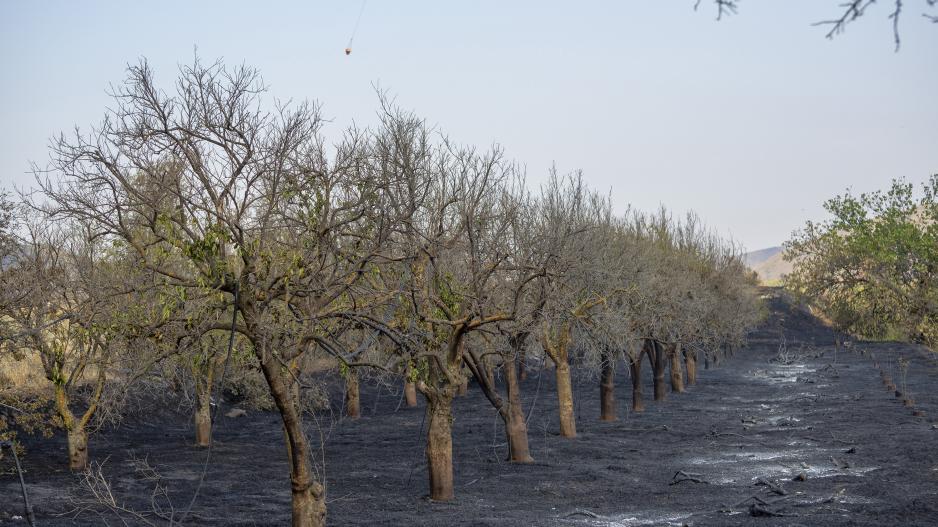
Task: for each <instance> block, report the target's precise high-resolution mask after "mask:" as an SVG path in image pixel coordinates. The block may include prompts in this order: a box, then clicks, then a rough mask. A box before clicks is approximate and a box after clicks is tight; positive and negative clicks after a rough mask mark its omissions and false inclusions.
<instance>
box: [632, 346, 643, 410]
mask: <svg viewBox="0 0 938 527" xmlns="http://www.w3.org/2000/svg"><path fill="white" fill-rule="evenodd" d="M644 353H645V352H644V351H642V352H639V354H638V357H634V358H632V357H629V374H630V375H631V376H632V411H633V412H644V411H645V402H644V401H643V400H642V354H644Z"/></svg>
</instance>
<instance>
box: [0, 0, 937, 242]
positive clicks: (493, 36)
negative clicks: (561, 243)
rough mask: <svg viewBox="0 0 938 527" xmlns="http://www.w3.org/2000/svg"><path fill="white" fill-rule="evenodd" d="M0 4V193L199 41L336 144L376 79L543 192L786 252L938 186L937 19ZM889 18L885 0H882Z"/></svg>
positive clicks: (684, 3) (633, 2)
mask: <svg viewBox="0 0 938 527" xmlns="http://www.w3.org/2000/svg"><path fill="white" fill-rule="evenodd" d="M711 3H712V2H710V1H709V0H704V1H703V4H704V5H702V6H701V10H700V11H699V12H694V10H693V4H694V0H667V1H664V0H630V1H626V0H623V1H619V2H611V1H610V2H572V1H565V2H544V1H536V2H535V1H530V2H511V3H510V4H509V2H505V1H463V2H441V1H394V2H391V1H379V0H371V1H369V2H367V4H366V6H365V10H364V15H363V17H362V19H361V24H360V27H359V29H358V33H357V35H356V37H355V43H354V51H353V53H352V55H351V56H349V57H346V56H345V54H344V53H343V48H345V45H346V43H347V41H348V39H349V37H350V34H351V32H352V28H353V26H354V25H355V20H356V17H357V15H358V13H359V9H360V8H361V5H362V4H361V2H360V1H359V0H349V1H343V2H339V1H332V2H317V1H305V2H290V3H286V2H284V3H280V2H263V3H261V2H250V3H248V2H231V1H226V2H188V1H186V2H176V1H162V2H145V3H144V2H123V1H122V2H93V1H87V2H72V1H68V2H65V1H63V2H26V1H17V0H6V1H2V2H0V65H2V69H0V186H2V187H6V188H9V187H11V186H12V185H14V184H16V185H18V186H28V185H30V184H31V182H32V176H30V175H29V174H28V173H27V172H28V168H29V162H30V161H38V162H40V163H44V161H45V159H46V158H47V154H46V145H47V141H48V138H49V137H50V136H51V135H53V134H55V133H57V132H59V131H62V130H69V129H71V128H72V127H73V126H75V125H76V124H77V125H80V126H82V127H87V126H89V125H91V124H93V123H95V122H97V121H98V120H100V118H101V117H102V115H103V111H104V108H105V107H106V106H107V105H108V104H109V99H108V96H107V95H106V93H105V92H106V89H107V87H108V85H109V84H110V83H116V82H120V81H121V80H122V79H123V77H124V68H125V66H126V64H127V63H128V62H136V61H137V60H138V59H139V58H140V57H147V58H148V59H149V60H150V62H151V64H152V65H153V67H154V68H155V69H156V71H157V75H158V78H160V79H162V80H163V81H164V86H166V87H167V88H170V86H169V85H168V83H169V82H171V81H172V79H173V77H174V76H175V74H176V71H177V70H176V68H177V65H178V64H180V63H185V62H188V61H191V59H192V56H193V49H194V47H195V46H198V50H199V54H200V55H201V56H202V57H203V58H205V59H214V58H218V57H224V59H225V60H226V61H228V62H230V63H241V62H244V63H247V64H249V65H253V66H256V67H258V68H260V70H261V71H262V73H263V75H264V78H265V80H266V82H267V83H268V84H269V85H270V87H271V94H272V95H273V96H276V97H278V98H280V99H294V100H297V99H316V100H318V101H319V102H321V103H322V105H323V107H324V113H325V115H326V116H327V117H329V118H331V119H332V120H333V121H334V123H333V124H332V125H330V129H331V130H333V131H336V132H337V131H339V130H340V129H341V127H342V126H344V125H347V124H349V123H350V122H351V121H353V120H354V121H356V122H357V123H360V124H369V123H372V122H373V121H374V114H375V109H376V106H377V105H376V97H375V93H374V88H373V85H374V84H376V83H377V84H380V86H381V87H382V88H384V89H387V90H388V91H390V93H392V94H394V95H396V96H397V101H398V103H399V104H400V105H401V106H403V107H405V108H407V109H411V110H414V111H415V112H416V113H418V114H419V115H421V116H423V117H425V118H426V119H427V120H428V121H429V122H430V123H432V124H435V125H437V126H438V127H439V128H440V129H441V130H443V131H445V132H446V133H447V134H448V135H450V136H451V137H452V138H453V139H454V140H456V141H458V142H463V143H473V144H477V145H479V146H487V145H489V144H491V143H500V144H501V145H503V146H504V148H505V149H506V151H507V153H508V155H509V156H510V157H512V158H514V159H516V160H517V161H519V162H520V163H522V164H524V165H525V166H526V167H527V174H528V180H529V182H530V184H531V185H538V184H539V183H540V182H541V181H543V180H544V178H545V175H546V173H547V170H548V168H549V167H550V166H551V164H553V163H556V165H557V166H558V168H559V169H560V170H561V171H570V170H573V169H582V170H583V171H584V174H585V178H586V179H587V181H589V182H590V184H591V185H592V186H594V187H595V188H598V189H602V190H604V191H605V190H609V191H610V192H611V194H612V196H613V199H614V201H615V203H616V205H617V206H618V207H620V208H622V209H624V208H625V207H626V206H628V204H632V205H633V206H636V207H638V208H641V209H653V208H656V207H658V205H659V204H665V205H666V206H667V207H669V208H671V209H673V210H675V211H676V212H683V211H686V210H691V209H692V210H695V211H697V212H698V213H699V214H700V215H701V216H702V217H703V218H704V219H705V220H706V222H707V223H708V224H710V225H711V226H712V227H714V228H716V229H717V230H718V231H719V232H721V233H722V234H724V235H732V236H733V237H734V238H735V239H736V240H738V241H739V242H741V243H743V244H744V245H745V246H747V247H748V248H750V249H758V248H762V247H766V246H770V245H776V244H778V243H780V242H781V241H783V240H784V239H786V238H787V237H788V235H789V234H790V232H791V231H792V230H793V229H794V228H797V227H798V226H800V225H801V224H802V223H803V222H804V220H805V219H808V218H815V219H816V218H820V217H822V216H823V212H822V209H821V206H820V205H821V202H822V201H823V200H824V199H826V198H828V197H831V196H833V195H835V194H838V193H841V192H843V190H844V189H846V188H847V187H852V188H853V189H855V190H857V191H864V190H873V189H877V188H883V187H885V186H886V185H888V184H889V181H890V179H892V178H896V177H905V178H907V179H908V180H910V181H916V182H919V181H923V180H924V179H925V178H926V177H928V175H929V174H931V173H938V24H931V23H929V22H928V21H927V20H926V19H925V18H923V17H921V16H920V13H921V10H922V8H921V6H920V5H919V4H921V5H924V0H922V1H914V0H912V1H907V2H906V9H905V16H904V19H903V23H902V27H901V30H902V38H903V45H902V49H901V51H900V52H899V53H895V52H894V50H893V43H892V27H891V22H890V21H889V20H888V19H887V15H888V14H889V9H888V8H889V6H888V5H880V6H874V7H873V8H871V9H870V11H869V13H868V15H867V16H866V17H865V18H864V19H861V20H860V21H858V22H857V23H855V24H854V25H852V26H850V27H849V28H848V29H847V32H846V33H845V34H843V35H840V36H839V37H837V38H836V39H835V40H833V41H828V40H826V39H825V38H824V33H825V32H826V30H825V29H823V28H818V27H811V23H812V22H815V21H817V20H820V19H824V18H830V17H831V16H833V15H835V14H837V11H838V7H837V5H838V4H839V3H840V0H785V1H774V2H769V1H765V0H763V1H755V0H743V1H742V2H741V10H740V12H739V14H738V15H736V16H733V17H730V18H729V19H724V20H723V21H721V22H715V21H714V15H715V13H714V12H713V10H712V8H711V6H710V4H711ZM886 4H888V2H887V3H886Z"/></svg>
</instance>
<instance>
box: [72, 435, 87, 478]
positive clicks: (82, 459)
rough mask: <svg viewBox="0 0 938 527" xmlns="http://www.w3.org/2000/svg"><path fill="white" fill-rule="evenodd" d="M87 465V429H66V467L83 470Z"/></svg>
mask: <svg viewBox="0 0 938 527" xmlns="http://www.w3.org/2000/svg"><path fill="white" fill-rule="evenodd" d="M87 467H88V431H87V430H85V428H84V427H81V428H75V429H72V430H69V431H68V468H70V469H72V470H76V471H78V470H85V468H87Z"/></svg>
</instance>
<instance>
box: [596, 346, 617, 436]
mask: <svg viewBox="0 0 938 527" xmlns="http://www.w3.org/2000/svg"><path fill="white" fill-rule="evenodd" d="M615 374H616V363H615V359H614V358H613V357H612V354H611V353H609V352H605V351H604V352H603V354H602V373H601V376H600V382H599V401H600V417H599V419H600V420H601V421H615V420H616V389H615Z"/></svg>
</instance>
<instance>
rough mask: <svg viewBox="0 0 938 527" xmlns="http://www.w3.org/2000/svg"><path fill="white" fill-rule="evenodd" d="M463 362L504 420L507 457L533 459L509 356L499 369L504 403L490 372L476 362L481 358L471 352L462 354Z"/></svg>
mask: <svg viewBox="0 0 938 527" xmlns="http://www.w3.org/2000/svg"><path fill="white" fill-rule="evenodd" d="M465 361H466V365H467V366H468V367H469V370H470V371H471V372H472V375H473V377H475V379H476V382H478V383H479V387H480V388H481V389H482V393H483V394H485V397H486V398H487V399H488V400H489V402H490V403H492V406H493V407H494V408H495V410H497V411H498V416H499V417H501V418H502V422H503V423H505V435H506V436H507V439H508V461H510V462H512V463H533V462H534V459H533V458H532V457H531V451H530V449H529V447H528V426H527V423H525V420H524V411H523V410H522V406H521V389H520V386H519V384H518V376H517V370H516V366H515V363H514V360H513V359H512V357H510V356H509V357H502V370H503V371H504V373H505V390H506V392H507V393H508V403H507V404H506V403H505V400H504V399H502V397H501V396H500V395H499V393H498V390H497V389H496V387H495V383H494V376H493V375H490V374H488V373H486V372H485V371H484V369H483V368H482V367H481V366H480V364H481V362H482V360H481V359H480V358H479V356H478V355H477V354H475V353H473V352H469V353H467V354H466V355H465Z"/></svg>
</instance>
